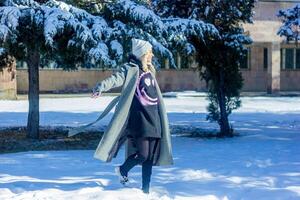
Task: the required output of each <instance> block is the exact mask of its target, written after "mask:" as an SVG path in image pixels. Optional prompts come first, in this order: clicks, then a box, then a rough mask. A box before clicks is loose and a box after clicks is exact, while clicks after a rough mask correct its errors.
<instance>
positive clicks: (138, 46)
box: [132, 38, 152, 58]
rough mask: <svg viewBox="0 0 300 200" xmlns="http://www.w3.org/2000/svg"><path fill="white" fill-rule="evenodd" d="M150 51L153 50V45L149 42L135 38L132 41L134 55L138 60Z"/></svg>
mask: <svg viewBox="0 0 300 200" xmlns="http://www.w3.org/2000/svg"><path fill="white" fill-rule="evenodd" d="M150 49H152V45H151V44H150V43H149V42H147V41H145V40H139V39H135V38H133V39H132V54H133V55H135V56H136V57H137V58H140V57H142V56H143V55H144V54H146V53H147V52H148V51H149V50H150Z"/></svg>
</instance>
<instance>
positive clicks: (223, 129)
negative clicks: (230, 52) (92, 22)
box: [218, 67, 232, 137]
mask: <svg viewBox="0 0 300 200" xmlns="http://www.w3.org/2000/svg"><path fill="white" fill-rule="evenodd" d="M219 78H220V79H219V80H220V84H219V91H218V101H219V107H220V120H219V125H220V136H221V137H228V136H232V132H231V129H230V126H229V121H228V115H227V113H226V99H225V94H224V88H225V83H224V69H223V67H221V68H220V70H219Z"/></svg>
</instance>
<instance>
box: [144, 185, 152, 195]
mask: <svg viewBox="0 0 300 200" xmlns="http://www.w3.org/2000/svg"><path fill="white" fill-rule="evenodd" d="M149 188H150V187H149V185H143V186H142V190H143V192H144V193H145V194H149Z"/></svg>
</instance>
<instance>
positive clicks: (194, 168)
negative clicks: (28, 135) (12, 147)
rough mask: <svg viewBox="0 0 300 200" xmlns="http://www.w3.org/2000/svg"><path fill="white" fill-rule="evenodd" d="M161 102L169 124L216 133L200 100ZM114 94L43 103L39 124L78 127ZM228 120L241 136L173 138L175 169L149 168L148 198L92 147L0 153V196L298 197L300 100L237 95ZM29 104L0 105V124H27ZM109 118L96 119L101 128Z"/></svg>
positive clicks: (181, 96) (134, 176)
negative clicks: (124, 183) (238, 105)
mask: <svg viewBox="0 0 300 200" xmlns="http://www.w3.org/2000/svg"><path fill="white" fill-rule="evenodd" d="M189 94H192V95H191V96H190V97H188V96H187V93H177V94H176V93H175V92H173V95H175V96H177V97H176V98H164V102H165V104H166V109H167V113H168V117H169V120H170V125H171V127H172V126H173V125H182V126H183V127H200V128H202V129H207V130H213V129H217V127H218V126H217V125H216V124H214V123H209V122H207V121H206V120H205V117H206V106H207V105H208V101H207V100H206V97H205V96H204V95H203V94H202V93H200V94H198V95H197V94H193V92H189ZM113 98H114V97H112V96H102V97H99V98H98V99H91V98H89V97H81V98H79V97H78V98H55V99H53V98H42V99H41V100H40V107H41V125H42V126H46V125H51V126H77V125H79V124H84V123H88V122H91V121H92V120H94V119H95V118H96V117H97V116H98V115H99V112H101V111H102V110H103V109H104V108H105V106H106V105H108V103H109V102H110V101H111V100H112V99H113ZM241 99H242V108H240V109H239V110H237V111H234V112H233V114H232V115H231V116H230V120H231V122H232V123H233V125H234V128H235V129H236V131H238V132H239V133H240V134H241V136H240V137H234V138H228V139H201V138H187V137H179V136H176V135H173V136H172V146H173V155H174V162H175V165H172V166H164V167H154V169H153V174H152V182H151V192H150V195H148V196H146V195H144V194H143V193H142V192H141V191H140V189H139V187H140V183H141V167H140V166H138V167H135V168H134V169H133V170H132V171H131V172H130V173H129V178H130V181H131V185H130V187H128V188H123V187H121V185H120V184H119V183H118V178H117V177H116V175H115V174H114V166H117V165H119V164H121V163H122V162H123V159H124V147H122V149H121V151H120V152H119V154H118V156H117V158H115V159H113V161H112V162H111V163H104V162H101V161H99V160H96V159H94V158H93V153H94V150H76V151H30V152H20V153H11V154H1V155H0V199H5V200H6V199H34V200H35V199H68V198H72V199H83V200H84V199H104V200H110V199H136V200H138V199H141V200H144V199H155V200H159V199H161V200H169V199H176V200H179V199H180V200H185V199H187V200H192V199H197V200H202V199H205V200H206V199H209V200H210V199H213V200H215V199H221V200H229V199H233V200H235V199H244V200H248V199H249V200H252V199H257V200H260V199H262V200H265V199H272V200H273V199H274V200H276V199H278V200H279V199H280V200H285V199H286V200H293V199H300V157H299V156H298V155H299V153H300V149H299V142H300V135H299V133H300V97H276V98H274V97H242V98H241ZM27 107H28V101H26V100H18V101H4V100H3V101H0V118H1V121H0V127H7V126H25V125H26V118H27V111H28V108H27ZM111 116H112V113H110V114H109V116H108V117H106V118H105V119H104V121H102V122H99V124H97V125H96V126H95V128H101V127H103V126H105V125H107V123H108V122H109V119H110V118H111Z"/></svg>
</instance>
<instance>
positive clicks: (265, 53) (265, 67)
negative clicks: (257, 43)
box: [264, 48, 268, 69]
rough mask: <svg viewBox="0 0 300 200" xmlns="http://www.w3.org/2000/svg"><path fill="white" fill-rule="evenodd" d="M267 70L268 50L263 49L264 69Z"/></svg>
mask: <svg viewBox="0 0 300 200" xmlns="http://www.w3.org/2000/svg"><path fill="white" fill-rule="evenodd" d="M267 68H268V48H264V69H267Z"/></svg>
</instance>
